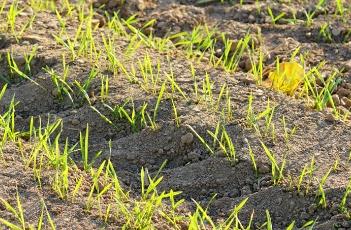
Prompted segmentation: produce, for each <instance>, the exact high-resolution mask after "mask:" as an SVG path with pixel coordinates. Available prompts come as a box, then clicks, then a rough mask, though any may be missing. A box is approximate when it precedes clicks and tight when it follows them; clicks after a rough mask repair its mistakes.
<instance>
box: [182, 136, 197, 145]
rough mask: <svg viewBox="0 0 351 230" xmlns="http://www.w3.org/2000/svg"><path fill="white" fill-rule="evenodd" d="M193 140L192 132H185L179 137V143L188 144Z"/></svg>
mask: <svg viewBox="0 0 351 230" xmlns="http://www.w3.org/2000/svg"><path fill="white" fill-rule="evenodd" d="M193 141H194V135H193V134H192V133H187V134H185V135H183V136H182V137H181V138H180V143H181V145H183V146H184V145H190V144H191V143H193Z"/></svg>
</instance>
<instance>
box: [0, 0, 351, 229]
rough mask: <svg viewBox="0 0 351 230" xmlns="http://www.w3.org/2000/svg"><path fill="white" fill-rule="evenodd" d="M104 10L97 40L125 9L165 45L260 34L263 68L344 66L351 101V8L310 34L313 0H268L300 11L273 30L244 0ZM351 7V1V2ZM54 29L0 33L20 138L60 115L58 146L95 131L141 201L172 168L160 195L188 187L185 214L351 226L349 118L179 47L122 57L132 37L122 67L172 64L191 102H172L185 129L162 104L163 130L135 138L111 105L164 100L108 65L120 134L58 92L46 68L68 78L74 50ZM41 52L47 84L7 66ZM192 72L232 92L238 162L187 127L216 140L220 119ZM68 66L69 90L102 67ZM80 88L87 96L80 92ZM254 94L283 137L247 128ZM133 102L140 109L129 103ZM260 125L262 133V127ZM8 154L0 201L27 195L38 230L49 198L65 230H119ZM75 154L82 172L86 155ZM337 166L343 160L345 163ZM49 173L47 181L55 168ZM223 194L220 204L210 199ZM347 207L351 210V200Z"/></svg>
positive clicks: (0, 64) (79, 101) (49, 18)
mask: <svg viewBox="0 0 351 230" xmlns="http://www.w3.org/2000/svg"><path fill="white" fill-rule="evenodd" d="M103 2H104V1H100V2H99V1H94V2H93V3H92V5H93V6H94V7H95V9H96V11H97V12H101V14H97V16H96V18H97V19H99V20H100V25H99V26H100V28H99V29H98V32H97V34H99V33H100V32H104V33H109V32H108V29H107V27H106V25H105V22H106V20H105V19H104V16H103V15H104V14H103V11H104V10H107V11H109V12H113V11H116V10H120V13H121V16H122V17H123V18H128V17H129V16H131V15H133V14H137V15H138V18H139V19H140V24H142V23H143V22H147V21H149V20H150V19H154V18H156V19H157V22H156V23H155V24H154V26H153V28H152V30H153V33H154V34H155V35H156V36H159V37H163V36H165V35H169V34H174V33H177V32H181V31H191V30H192V29H193V28H195V27H196V26H197V25H199V24H206V25H208V27H210V28H216V30H218V31H220V32H225V33H226V34H227V35H228V37H229V38H231V39H233V40H239V39H240V38H241V37H243V36H244V35H245V34H246V33H247V31H251V32H252V33H253V34H255V36H254V37H255V39H256V42H257V43H258V44H259V46H260V47H261V48H262V49H263V50H264V51H265V52H266V54H267V56H268V58H267V59H266V60H265V65H266V66H269V65H271V64H272V63H273V62H274V61H275V60H276V57H279V58H280V59H281V60H288V59H289V58H290V55H291V53H292V52H293V51H294V50H295V49H296V48H297V47H301V52H302V53H303V52H307V51H308V54H307V56H306V57H307V58H306V65H307V66H314V65H316V64H318V63H319V62H321V61H326V65H325V66H324V69H323V73H324V74H328V73H331V72H332V71H333V70H334V69H335V68H342V69H343V70H342V73H341V75H340V76H341V78H342V83H341V84H340V85H339V86H338V90H336V91H335V94H336V95H338V97H340V98H342V97H346V98H347V97H349V98H350V97H351V88H349V86H350V85H349V84H351V35H350V28H349V26H348V25H350V24H351V15H350V12H351V11H350V10H349V11H348V12H347V13H346V14H345V16H344V17H342V18H341V17H337V16H335V12H334V9H335V8H334V7H333V6H330V7H328V8H326V9H325V11H326V13H322V12H321V13H320V14H319V13H318V14H319V15H318V16H317V15H316V17H315V19H314V21H313V24H312V25H311V26H306V25H305V24H304V21H303V20H305V14H304V11H305V10H307V11H308V10H309V9H311V7H312V6H313V3H312V2H311V1H299V2H297V1H292V3H281V2H276V1H272V2H270V1H268V2H267V1H260V2H259V3H258V4H259V5H262V6H266V5H268V4H269V5H270V6H271V8H272V11H273V12H275V13H277V12H285V13H286V14H287V15H291V14H292V13H291V12H292V11H295V12H296V16H297V21H298V23H297V24H295V25H292V24H289V23H288V22H286V21H279V23H277V24H276V25H272V24H271V23H270V18H269V15H268V13H267V11H266V10H262V11H261V12H258V11H257V4H255V1H244V3H243V4H242V5H240V4H239V3H238V2H237V1H233V2H232V3H227V2H225V3H215V2H214V3H205V4H198V3H196V2H195V1H193V0H191V1H184V0H181V1H170V0H167V1H159V2H153V1H152V2H151V1H142V0H138V1H137V0H133V1H128V0H127V1H126V2H125V4H124V5H122V6H121V5H120V4H119V3H118V2H116V3H114V1H112V0H111V1H110V2H109V3H108V4H106V5H104V6H103V5H102V3H103ZM285 2H288V1H285ZM345 2H347V3H349V4H351V2H349V1H345ZM23 4H24V3H23ZM30 14H31V11H30V10H25V11H24V12H23V13H22V15H21V16H20V17H19V20H20V21H22V22H23V21H25V20H26V19H27V18H28V17H29V16H30ZM329 21H330V25H329V26H330V29H331V31H332V41H325V40H323V38H321V37H320V36H318V34H319V30H320V28H321V26H322V25H323V24H324V23H325V22H329ZM77 23H78V22H77V19H71V20H70V21H69V23H67V29H68V31H70V33H71V34H73V33H74V31H75V28H76V27H77V25H78V24H77ZM57 31H59V23H58V22H57V19H56V15H55V13H49V12H39V13H38V15H37V17H36V19H35V21H34V23H33V26H32V28H31V29H29V30H28V31H26V32H25V34H24V36H23V37H22V38H21V39H20V40H19V42H16V40H15V38H14V37H13V36H12V35H11V34H10V33H7V32H1V33H0V70H1V76H2V78H1V79H2V80H0V85H1V86H3V85H4V84H5V83H9V84H8V90H7V91H6V93H5V95H4V97H3V99H2V100H1V103H0V106H1V108H2V110H4V109H5V108H6V107H7V105H8V104H9V102H10V101H11V99H12V98H13V97H15V100H16V101H17V102H18V105H17V106H16V118H15V121H16V129H17V130H23V131H25V130H28V128H29V123H30V119H31V117H33V118H34V121H35V124H36V125H38V124H39V123H40V122H41V123H42V124H43V125H45V124H47V123H48V122H49V121H53V120H55V119H62V121H63V125H62V134H61V139H62V141H64V140H65V139H66V138H68V140H69V142H70V143H71V144H74V143H77V142H79V133H80V132H84V131H85V129H86V127H87V124H88V125H89V131H90V139H89V142H90V151H91V155H92V156H93V155H94V154H95V153H96V152H97V151H99V150H102V154H101V156H100V157H99V158H98V159H97V161H96V165H98V164H99V163H100V162H102V160H104V159H110V160H111V161H112V163H113V164H114V166H115V168H116V170H117V172H118V175H119V179H120V181H121V182H122V183H123V186H124V187H125V188H126V189H128V190H130V191H131V193H132V194H133V196H135V197H137V196H138V194H139V193H140V179H139V178H140V176H139V173H140V170H141V168H142V167H143V168H146V169H147V170H148V172H149V173H150V175H154V174H156V173H157V172H158V170H159V168H160V167H161V165H162V164H163V163H164V162H165V161H166V162H167V163H166V164H165V167H164V168H163V169H162V172H161V175H162V176H163V180H162V182H161V184H160V185H159V187H158V189H159V191H166V190H170V189H173V190H176V191H182V194H181V195H180V198H184V199H185V200H186V204H185V207H184V209H186V210H187V209H188V208H189V209H190V210H194V208H195V206H194V203H193V202H192V199H194V200H196V201H199V202H200V203H201V204H203V205H209V212H210V214H211V215H212V216H213V217H214V218H215V219H216V220H217V221H220V220H222V219H225V218H226V217H227V216H228V215H229V214H230V212H231V211H232V209H233V207H234V206H235V205H237V204H238V203H239V202H240V201H242V200H243V199H245V198H248V201H247V203H246V205H245V206H244V208H243V209H242V210H241V211H240V215H239V216H240V219H241V220H242V222H243V223H244V224H247V223H248V221H249V219H250V216H251V214H252V213H254V215H253V216H254V224H255V226H256V227H257V228H258V226H259V225H261V224H263V223H264V222H265V221H266V213H265V211H266V210H269V212H270V215H271V218H272V222H273V228H274V229H284V228H285V227H287V226H288V225H289V224H290V223H291V222H292V221H294V220H295V221H296V225H297V227H302V226H303V224H304V223H306V222H308V221H309V220H316V224H315V226H314V229H351V220H350V219H349V218H347V216H346V215H345V213H342V212H340V210H339V203H340V201H341V199H342V196H343V194H344V192H345V189H346V188H347V186H348V184H349V181H350V177H351V161H350V159H349V158H350V150H351V124H350V121H349V120H345V121H340V120H336V119H334V118H332V116H331V113H330V110H326V111H317V110H315V109H314V108H311V106H309V105H308V104H307V103H306V100H305V99H302V98H294V97H291V96H288V95H285V94H283V93H280V92H276V91H273V90H271V89H269V88H265V87H261V86H257V85H256V84H254V83H253V82H251V81H248V80H247V76H248V74H249V73H248V69H247V68H246V67H245V63H244V64H240V68H239V70H238V71H236V72H235V73H228V72H226V71H224V70H222V69H220V68H214V67H213V66H211V65H209V64H208V62H206V60H203V61H199V62H195V61H193V60H190V59H188V58H187V57H186V55H185V53H184V51H183V50H180V49H179V50H172V51H170V52H169V53H166V52H161V51H157V50H156V49H152V48H149V47H145V46H142V47H141V48H139V49H137V51H136V52H135V53H134V54H133V55H132V56H126V55H124V50H125V49H126V48H127V47H128V40H127V39H125V38H123V37H120V38H118V42H116V44H118V47H115V48H116V52H117V53H118V54H120V59H121V60H123V63H125V64H126V65H128V64H130V63H133V62H134V63H137V60H139V59H140V57H144V56H145V55H149V56H150V57H151V59H152V61H153V65H155V66H156V65H157V63H156V60H159V61H160V66H161V67H160V68H161V73H163V72H168V70H169V66H172V70H173V74H174V76H175V79H176V82H177V83H178V84H179V87H180V88H181V89H182V90H183V91H184V93H185V94H186V95H187V98H186V99H184V98H182V97H181V96H179V97H176V98H175V102H176V106H177V109H178V115H179V118H180V121H181V123H180V126H179V127H177V125H176V124H175V119H174V116H173V109H172V104H171V100H163V101H162V102H161V104H160V108H159V111H158V118H157V124H158V126H159V128H158V129H157V130H156V131H155V130H152V129H151V128H149V127H147V128H142V129H137V130H132V128H131V127H130V125H129V124H128V122H127V121H126V120H123V119H117V118H116V117H114V116H113V114H111V112H110V111H109V110H108V109H107V107H106V106H105V105H104V104H108V105H111V106H113V105H121V104H123V103H124V102H126V101H130V100H131V99H132V100H133V103H134V106H135V108H140V107H141V106H142V105H143V103H145V102H146V103H148V108H154V107H155V104H156V102H157V97H158V93H146V92H145V91H144V90H143V89H142V88H141V87H139V85H138V84H135V83H131V82H129V81H128V80H127V79H126V78H125V77H124V76H123V73H122V72H119V73H117V74H116V75H115V76H114V75H113V73H111V71H109V70H108V69H107V67H106V66H107V64H106V66H99V68H101V69H102V70H103V71H104V74H106V75H107V76H109V77H110V82H109V84H110V89H109V91H110V92H109V97H108V98H107V99H106V100H105V102H104V103H102V102H101V100H99V96H100V92H99V90H100V88H99V87H100V84H101V83H100V81H99V80H96V81H93V83H92V86H91V87H90V89H89V95H90V96H91V100H92V104H93V106H94V107H95V108H96V109H98V110H99V111H100V112H101V113H102V114H104V115H105V116H106V117H108V118H109V119H111V120H112V121H113V122H114V126H111V125H110V124H109V123H108V122H106V121H105V120H103V119H102V118H101V116H100V115H99V114H98V113H97V112H96V111H94V110H93V109H92V108H91V106H90V105H89V104H88V103H87V102H86V101H85V100H84V98H83V97H82V96H79V95H78V94H74V95H73V97H74V101H75V103H74V104H72V103H71V102H70V99H69V98H68V97H64V98H63V99H58V98H57V97H56V96H57V92H56V91H55V86H54V84H53V82H52V80H51V78H50V76H49V74H48V73H47V72H46V71H45V70H44V69H43V67H46V66H47V67H49V68H52V69H53V70H55V71H57V72H58V73H61V72H62V71H63V66H62V55H65V56H66V57H69V53H68V51H67V49H65V48H64V47H62V46H61V45H58V44H57V42H56V41H55V38H54V37H53V36H52V34H57V33H58V32H57ZM258 32H260V36H258ZM97 42H100V44H102V41H101V38H100V37H97ZM34 46H36V47H37V54H36V55H35V56H34V58H33V61H32V66H31V78H32V79H34V80H35V81H36V82H37V83H38V84H39V85H40V86H41V87H38V85H36V84H33V82H32V81H29V80H26V79H24V80H23V79H22V80H21V79H11V78H10V76H11V70H10V69H9V67H8V62H7V59H6V55H7V53H8V52H12V54H13V55H14V56H15V58H14V59H15V61H16V63H17V64H18V65H19V66H20V67H21V68H23V66H24V63H25V62H24V54H25V53H28V52H30V51H31V50H32V48H33V47H34ZM219 49H221V47H219ZM67 59H68V58H67ZM191 64H193V65H194V68H195V71H196V76H197V77H198V79H200V80H202V79H203V78H204V76H205V74H206V73H208V75H209V76H210V77H211V80H212V81H213V95H214V97H215V98H217V97H218V95H219V94H220V89H221V86H222V85H223V84H226V85H227V86H228V88H229V90H230V96H231V98H232V111H233V118H232V119H231V120H230V121H229V122H228V123H227V124H226V130H227V132H228V134H229V135H230V136H231V138H232V140H233V142H234V144H235V151H236V154H237V158H238V161H237V162H235V163H233V162H230V161H229V160H228V159H227V158H226V157H225V156H224V155H223V153H221V152H220V151H217V150H216V152H215V153H214V154H209V151H208V150H207V149H206V148H205V147H204V146H203V145H202V144H201V142H200V141H199V140H198V138H197V137H196V136H195V135H194V134H193V133H192V131H191V130H190V129H189V126H191V127H192V128H194V129H195V130H196V132H198V134H199V135H200V136H202V137H205V139H206V140H210V139H211V137H210V136H209V135H208V133H207V130H210V131H214V130H215V129H216V125H217V123H218V121H219V120H220V116H219V113H218V112H216V111H214V109H213V108H211V106H209V105H208V103H206V102H204V101H200V102H199V101H198V99H197V98H196V97H195V95H194V93H193V80H192V75H191V71H190V70H191ZM67 65H69V67H70V70H69V77H68V81H69V82H71V83H73V82H74V81H75V80H76V81H78V82H84V79H86V78H87V77H88V76H89V73H90V71H91V70H92V69H94V65H93V64H92V63H91V62H90V61H89V60H88V59H87V58H78V59H77V60H75V61H67ZM4 77H5V78H6V80H5V79H4ZM200 82H201V81H199V84H200ZM75 91H78V89H77V88H75ZM157 92H158V91H157ZM341 92H342V93H343V94H342V95H341ZM345 92H346V93H345ZM250 94H252V95H253V97H254V100H253V108H254V111H256V112H258V111H263V110H264V109H265V108H266V106H267V103H270V105H272V106H276V107H275V113H274V116H273V119H272V123H273V124H274V126H275V133H276V134H275V138H272V137H271V136H270V135H264V136H263V137H261V136H259V135H258V134H257V132H255V130H254V129H251V128H249V127H248V125H247V123H246V115H247V108H248V101H249V99H248V98H249V95H250ZM339 94H340V95H339ZM350 99H351V98H350ZM128 106H129V109H130V110H131V109H132V108H131V103H129V104H128ZM341 106H343V109H344V110H348V111H350V108H349V107H347V105H345V104H344V105H341ZM283 117H284V118H285V121H286V124H287V126H288V127H287V128H288V129H289V130H292V129H293V128H294V127H295V128H296V133H295V134H294V135H292V136H291V138H290V139H289V141H288V143H287V142H286V141H285V138H284V133H285V131H284V127H283V123H282V118H283ZM260 126H261V127H262V128H263V127H264V124H263V123H262V124H260ZM261 140H262V141H263V142H264V143H265V145H266V146H267V147H268V148H269V149H270V151H271V152H272V153H273V154H274V155H275V157H276V158H277V161H278V162H280V163H281V162H283V161H285V162H286V165H285V174H286V176H285V177H284V179H283V180H282V181H281V182H279V183H278V184H274V182H273V178H272V175H271V163H270V161H269V159H268V158H267V155H266V154H265V152H264V150H263V148H262V145H261V142H260V141H261ZM24 142H26V141H25V140H24ZM248 143H250V147H251V148H252V151H253V153H254V154H255V158H256V162H257V167H258V173H255V171H254V170H253V166H252V162H251V159H250V155H249V146H248ZM27 144H29V143H27ZM3 155H4V156H7V157H6V158H5V161H4V162H6V163H4V164H0V187H1V189H0V197H2V198H3V199H6V200H12V201H15V199H16V198H15V197H13V194H16V190H18V192H19V195H20V198H21V200H22V202H23V207H24V209H25V210H27V212H26V217H27V219H28V220H29V221H30V222H33V223H35V222H36V221H37V218H38V216H39V215H40V212H41V206H40V201H41V200H42V199H44V201H45V203H46V206H47V209H48V211H49V212H50V213H51V214H52V218H53V220H54V222H55V223H56V224H57V228H58V229H101V228H111V229H114V225H113V224H106V223H104V222H103V221H101V220H100V219H99V217H98V214H97V213H94V212H85V211H84V204H83V203H82V202H80V201H79V199H78V200H77V201H62V200H61V199H59V198H58V197H57V196H55V193H54V192H53V191H52V190H50V187H49V186H45V183H44V186H43V188H42V189H39V188H38V186H37V182H36V181H35V180H34V179H33V175H32V174H31V172H30V170H29V169H28V168H26V167H25V166H24V165H23V163H22V161H21V158H20V156H19V150H18V149H17V147H16V146H14V145H11V144H9V146H7V147H6V149H5V150H4V154H3ZM72 158H73V159H75V160H76V161H77V162H78V164H79V160H80V156H79V154H77V155H76V156H72ZM312 158H313V159H314V160H315V171H314V173H313V179H311V180H310V181H309V182H306V183H304V184H303V187H304V189H303V191H302V192H301V191H300V192H298V191H297V189H296V183H297V181H298V177H299V175H300V173H301V172H302V170H303V168H304V167H305V166H306V165H309V164H310V162H311V160H312ZM335 162H338V165H337V166H336V167H334V165H335ZM330 168H332V169H333V170H332V171H331V174H330V176H329V177H328V179H327V181H326V183H325V185H324V190H325V192H326V197H327V207H326V208H323V207H320V206H318V205H317V204H318V201H317V197H316V195H315V193H314V191H316V190H317V189H318V182H319V181H320V180H321V178H322V177H323V176H324V175H325V174H326V173H327V172H328V170H329V169H330ZM79 172H80V173H83V172H81V171H79ZM47 173H48V175H50V171H48V172H47ZM44 178H45V175H44ZM47 178H49V176H47ZM289 178H292V180H289ZM316 178H318V180H317V179H316ZM47 180H49V179H47ZM44 181H45V179H44ZM306 188H309V190H310V192H308V193H307V194H305V189H306ZM87 192H88V191H87ZM11 194H12V195H11ZM214 195H216V196H215V198H214V199H212V198H213V196H214ZM82 196H83V195H82ZM347 205H348V208H351V200H350V198H348V200H347ZM0 216H1V217H3V218H4V217H8V213H7V214H6V211H4V210H3V208H2V207H1V205H0ZM9 218H10V217H9ZM114 224H116V223H114ZM0 226H1V225H0ZM163 227H164V225H162V224H160V225H159V226H158V228H159V229H164V228H163ZM256 227H255V228H256Z"/></svg>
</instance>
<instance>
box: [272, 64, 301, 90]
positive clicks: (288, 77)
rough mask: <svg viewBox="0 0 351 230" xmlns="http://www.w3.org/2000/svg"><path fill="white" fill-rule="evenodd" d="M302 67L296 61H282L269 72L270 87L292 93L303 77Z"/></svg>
mask: <svg viewBox="0 0 351 230" xmlns="http://www.w3.org/2000/svg"><path fill="white" fill-rule="evenodd" d="M304 73H305V72H304V69H303V67H302V66H301V65H300V64H298V63H297V62H283V63H280V64H279V66H277V69H276V70H274V71H272V72H270V73H269V76H268V79H269V80H270V81H271V85H272V88H273V89H275V90H278V91H282V92H284V93H287V94H289V95H292V94H293V93H294V92H295V91H296V89H297V88H298V87H299V85H300V84H301V82H302V81H303V79H304Z"/></svg>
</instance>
